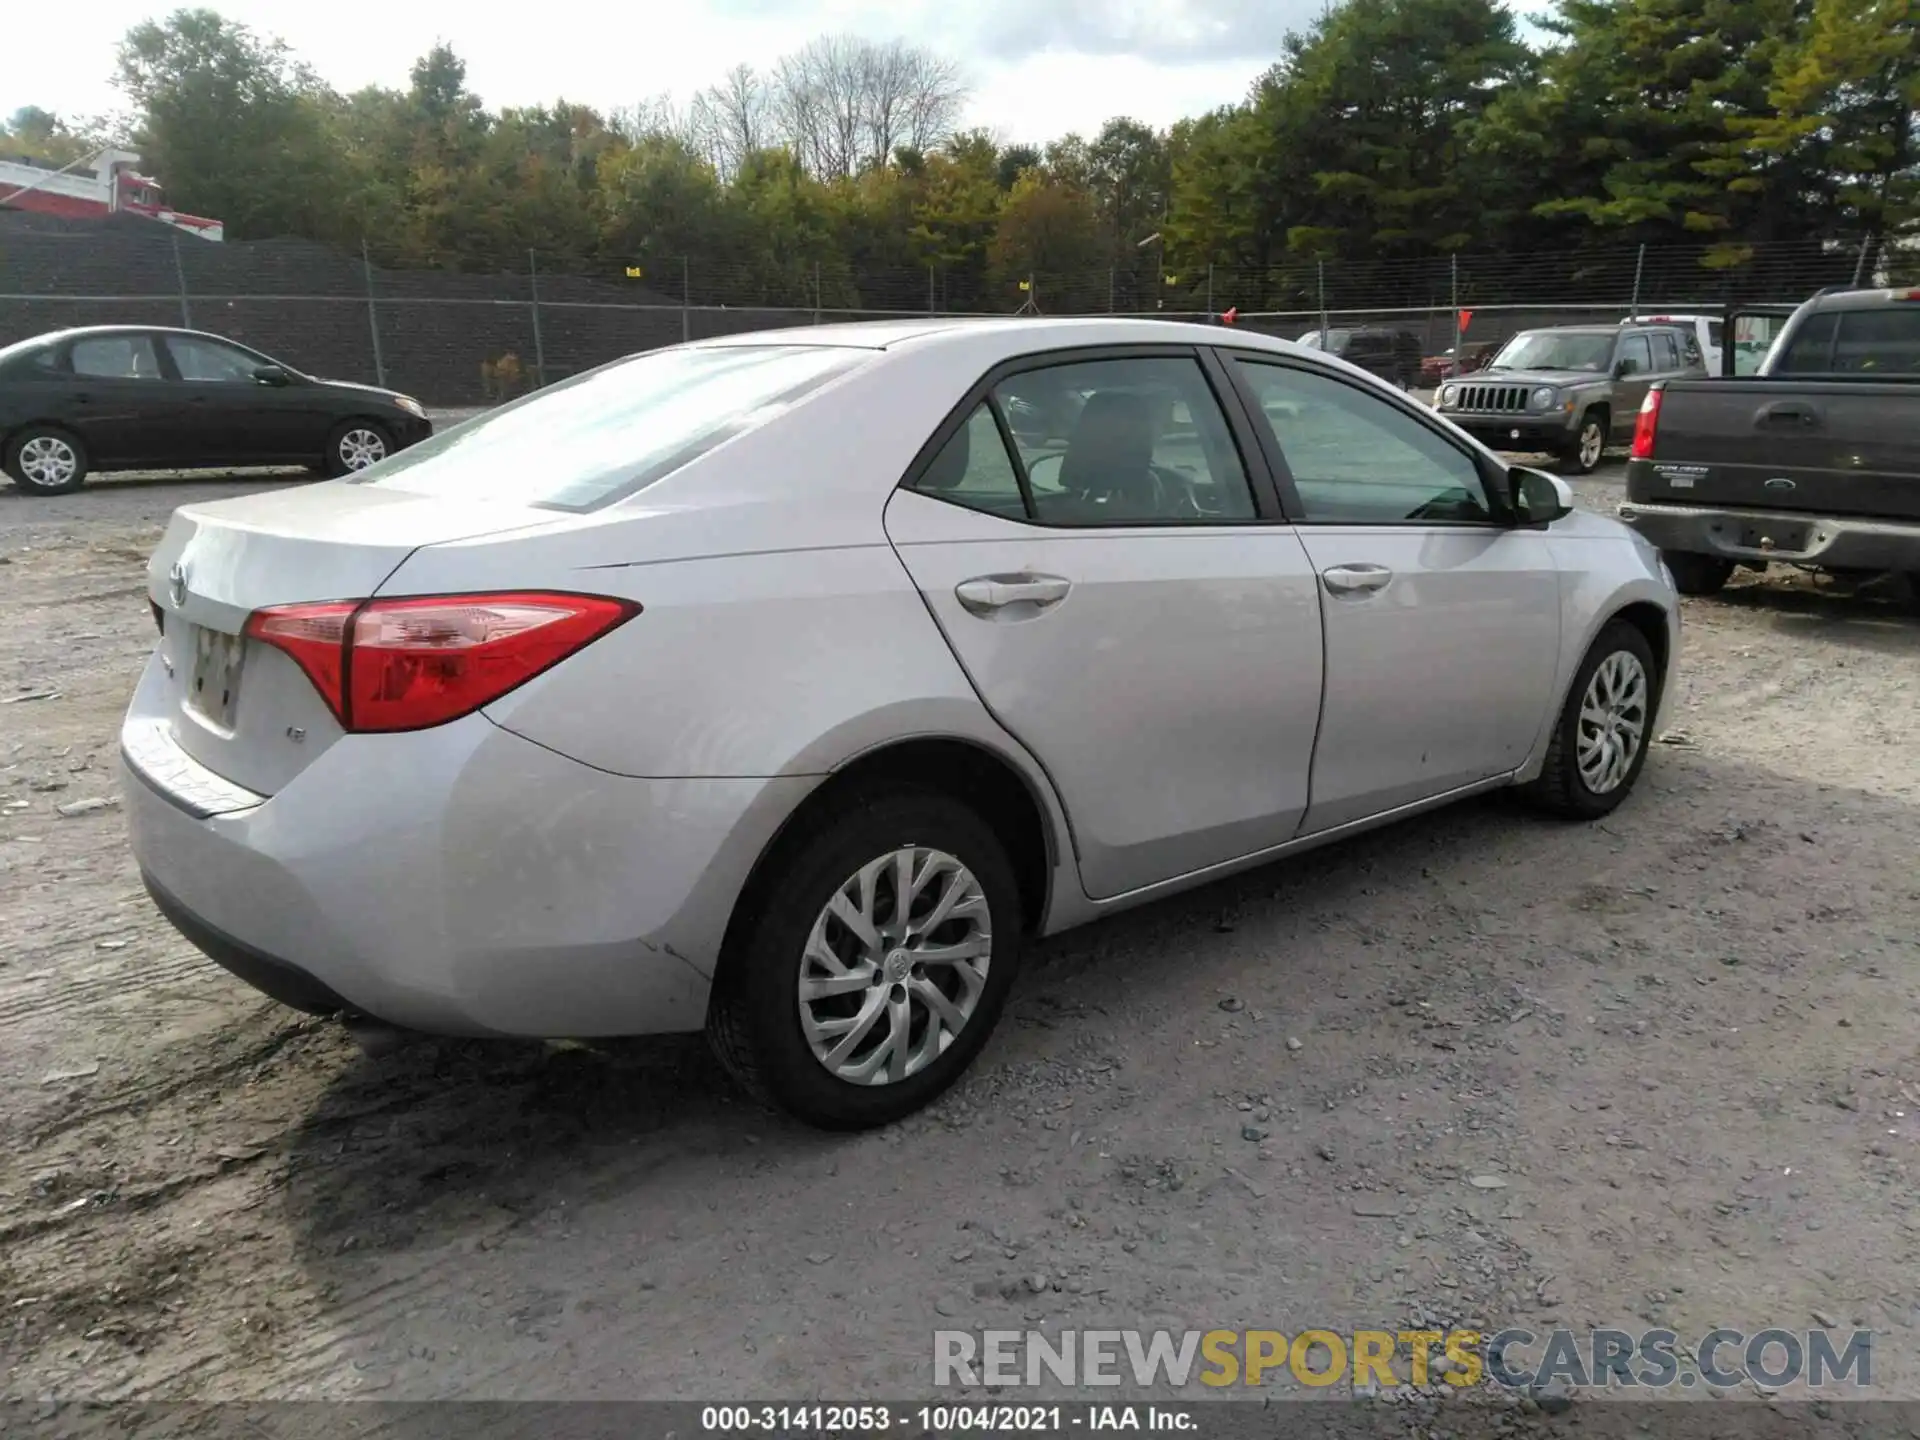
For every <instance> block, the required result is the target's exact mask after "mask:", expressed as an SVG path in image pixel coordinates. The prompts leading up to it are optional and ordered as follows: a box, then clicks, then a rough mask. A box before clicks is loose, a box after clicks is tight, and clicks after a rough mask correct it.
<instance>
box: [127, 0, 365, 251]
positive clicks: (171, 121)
mask: <svg viewBox="0 0 1920 1440" xmlns="http://www.w3.org/2000/svg"><path fill="white" fill-rule="evenodd" d="M119 83H120V86H121V88H122V89H123V90H124V91H125V92H126V94H127V96H128V98H129V99H131V100H132V101H133V102H134V104H135V105H137V106H138V107H139V109H140V115H141V118H140V124H139V128H138V132H137V134H136V136H135V143H136V144H137V145H138V147H139V149H140V151H141V154H142V156H143V157H144V159H145V161H146V163H147V165H148V166H149V167H150V168H151V169H153V170H154V171H155V172H156V175H157V178H158V179H159V180H160V181H161V183H162V184H163V185H165V186H166V189H167V198H168V200H169V201H170V202H171V203H173V204H175V205H177V206H179V207H180V208H181V209H182V210H187V211H192V212H195V213H199V214H204V215H216V216H219V217H220V218H221V219H223V220H224V221H225V222H226V224H227V232H228V234H229V235H231V236H232V237H233V238H235V239H247V238H250V237H258V236H273V235H306V236H311V237H313V238H316V239H336V238H341V237H340V236H339V226H338V220H339V214H340V212H339V209H338V207H337V205H336V204H335V203H334V202H335V200H336V199H337V196H338V194H339V192H340V188H341V187H340V184H339V181H340V179H341V176H340V173H339V167H338V165H337V162H336V155H335V152H334V149H333V146H332V145H331V143H330V137H329V134H328V125H327V110H328V105H329V102H330V96H329V93H328V92H327V90H326V87H325V86H323V85H322V84H321V83H320V81H319V79H318V77H316V76H315V75H314V74H313V72H312V71H311V70H309V69H308V68H307V67H306V66H305V65H303V64H301V63H300V62H299V61H298V60H296V59H295V58H294V56H293V55H292V53H291V52H289V51H288V49H287V48H286V46H285V45H283V44H282V43H280V42H279V41H277V40H268V39H263V38H261V37H260V36H258V35H256V34H254V32H253V31H251V30H249V29H248V28H247V27H246V26H244V25H240V24H236V23H235V22H233V21H230V20H227V19H224V18H223V17H222V16H220V15H219V14H218V13H216V12H215V11H212V10H180V11H176V12H175V13H174V14H173V15H171V16H170V17H168V18H167V19H166V20H164V21H153V20H149V21H145V22H143V23H141V24H139V25H136V26H135V27H134V28H133V29H132V30H130V31H129V32H128V33H127V37H126V39H125V40H124V41H123V42H122V43H121V46H120V61H119Z"/></svg>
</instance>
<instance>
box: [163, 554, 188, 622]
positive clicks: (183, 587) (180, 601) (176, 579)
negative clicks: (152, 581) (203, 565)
mask: <svg viewBox="0 0 1920 1440" xmlns="http://www.w3.org/2000/svg"><path fill="white" fill-rule="evenodd" d="M167 598H168V599H169V600H171V601H173V608H174V609H176V610H178V609H179V608H180V607H181V606H182V605H185V604H186V603H187V567H186V566H185V565H184V564H182V563H181V562H180V561H178V560H176V561H174V564H173V569H171V570H169V571H168V572H167Z"/></svg>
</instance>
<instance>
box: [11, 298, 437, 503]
mask: <svg viewBox="0 0 1920 1440" xmlns="http://www.w3.org/2000/svg"><path fill="white" fill-rule="evenodd" d="M432 433H433V422H432V421H430V420H429V419H427V412H426V411H425V410H423V409H422V408H421V406H420V402H419V401H417V400H414V399H411V398H409V397H408V396H405V395H398V394H395V393H394V392H393V391H391V390H377V389H375V388H374V387H372V386H371V385H354V384H350V383H348V382H347V381H344V380H318V379H315V378H314V377H313V376H311V375H303V374H301V373H300V372H299V371H298V370H295V369H294V368H293V367H292V366H290V365H284V364H282V363H280V362H279V361H277V360H274V359H271V358H270V357H268V356H265V355H262V354H260V352H259V351H257V350H249V349H248V348H247V347H246V346H244V345H236V344H235V343H234V342H233V341H231V340H226V339H222V338H221V337H220V336H218V335H207V334H203V333H202V332H200V331H197V330H164V329H158V328H154V327H150V326H135V325H103V326H95V327H92V328H90V329H85V330H62V331H59V332H57V333H55V334H52V335H41V336H38V337H37V338H35V339H32V340H23V341H21V342H19V343H18V344H15V345H9V346H7V347H6V348H4V349H0V457H4V460H5V464H6V470H7V474H8V475H9V476H10V477H12V480H13V483H14V484H15V485H16V486H18V487H19V488H20V489H21V490H23V491H25V492H26V493H27V494H29V495H59V494H63V493H65V492H66V491H69V490H78V489H79V488H80V487H81V485H83V484H85V483H86V478H87V475H88V474H89V473H90V472H91V471H95V470H200V469H225V468H228V467H231V466H238V465H304V466H307V467H309V468H311V469H314V470H319V471H322V472H323V473H325V474H328V475H345V474H347V473H349V472H351V471H354V470H364V469H365V468H366V467H367V466H369V465H372V464H374V463H376V462H378V461H380V460H384V459H385V458H386V457H387V456H388V455H391V454H392V453H393V452H394V451H396V450H401V449H404V448H406V447H407V446H409V445H412V444H415V443H417V442H419V441H421V440H424V439H426V438H427V436H429V435H431V434H432Z"/></svg>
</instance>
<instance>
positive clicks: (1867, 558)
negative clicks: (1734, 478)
mask: <svg viewBox="0 0 1920 1440" xmlns="http://www.w3.org/2000/svg"><path fill="white" fill-rule="evenodd" d="M1620 518H1621V519H1622V520H1624V521H1625V522H1626V523H1627V524H1629V525H1631V526H1632V527H1633V528H1634V529H1635V530H1638V531H1639V532H1640V533H1641V534H1642V535H1644V536H1645V537H1646V538H1647V539H1648V540H1649V541H1650V542H1652V543H1653V544H1654V545H1655V546H1657V547H1658V548H1659V549H1662V550H1678V551H1682V552H1684V553H1687V554H1693V555H1716V556H1719V557H1720V558H1721V559H1724V560H1733V561H1736V562H1739V563H1742V564H1754V565H1764V564H1766V563H1768V562H1770V561H1776V560H1777V561H1779V562H1781V563H1782V564H1788V565H1820V566H1827V567H1830V568H1832V569H1835V570H1920V523H1914V522H1912V521H1894V520H1861V519H1851V518H1841V517H1838V516H1830V515H1817V514H1795V513H1793V512H1790V511H1780V510H1726V509H1714V508H1704V507H1700V506H1694V505H1665V504H1653V503H1648V502H1645V501H1639V500H1632V501H1628V502H1627V503H1626V504H1623V505H1622V506H1621V507H1620ZM1788 527H1791V530H1792V531H1798V530H1800V529H1802V528H1804V530H1805V536H1804V540H1803V541H1800V542H1799V543H1782V542H1783V540H1784V541H1794V540H1796V539H1797V537H1795V536H1794V535H1793V534H1792V533H1791V531H1790V530H1789V529H1788ZM1755 529H1758V530H1760V531H1762V532H1763V533H1765V532H1779V533H1778V534H1777V535H1776V534H1774V533H1767V538H1770V539H1774V540H1775V543H1774V544H1773V545H1772V546H1766V545H1756V544H1750V543H1745V542H1746V541H1747V540H1748V539H1749V538H1750V532H1752V531H1753V530H1755Z"/></svg>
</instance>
